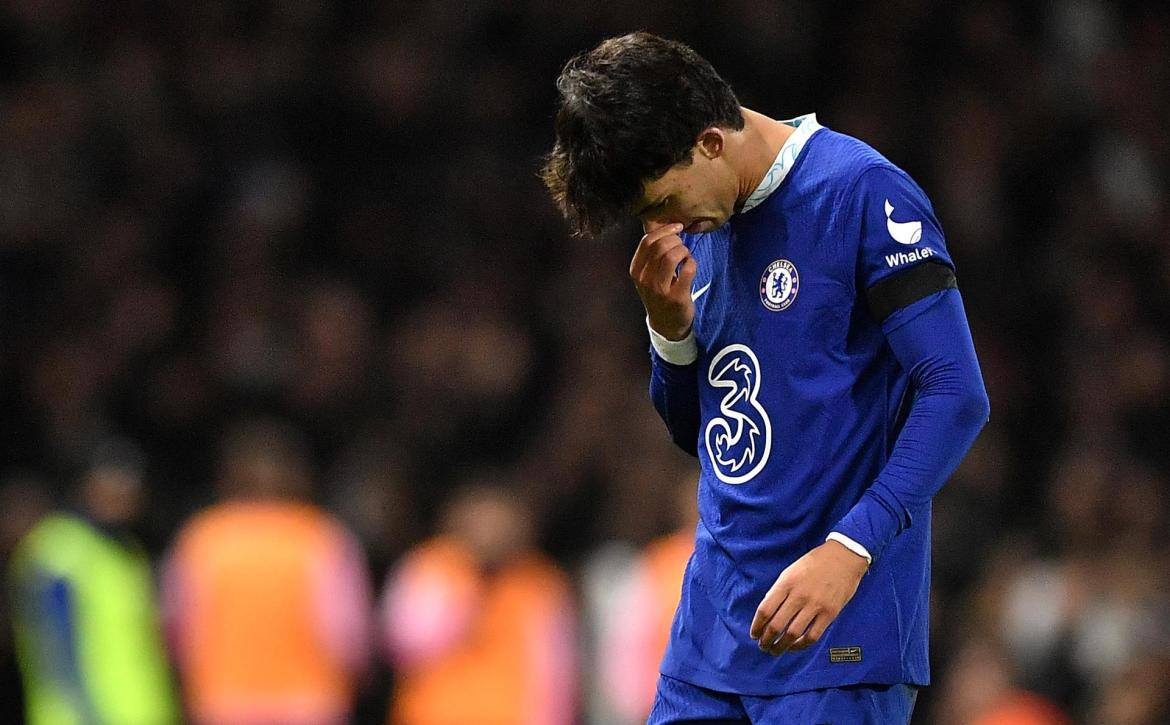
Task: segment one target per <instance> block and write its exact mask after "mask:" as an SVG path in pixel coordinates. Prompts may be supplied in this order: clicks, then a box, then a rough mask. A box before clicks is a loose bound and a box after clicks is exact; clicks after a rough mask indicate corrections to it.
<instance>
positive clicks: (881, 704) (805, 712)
mask: <svg viewBox="0 0 1170 725" xmlns="http://www.w3.org/2000/svg"><path fill="white" fill-rule="evenodd" d="M917 697H918V688H916V687H913V686H910V685H879V686H876V687H866V686H853V687H842V688H827V689H824V690H808V691H805V692H797V693H793V694H791V695H777V696H775V697H752V696H750V695H734V694H731V693H727V692H718V691H715V690H709V689H707V688H703V687H698V686H696V685H691V684H688V683H686V682H682V681H681V680H675V679H673V678H670V677H665V676H663V677H660V678H659V679H658V691H657V693H656V694H655V697H654V707H653V709H652V710H651V712H650V717H649V719H648V720H647V721H646V722H647V725H692V724H693V725H700V724H702V725H740V724H741V723H753V724H758V725H770V724H771V723H793V724H794V725H797V724H799V725H905V724H906V723H909V722H910V717H911V715H913V713H914V702H915V700H916V699H917Z"/></svg>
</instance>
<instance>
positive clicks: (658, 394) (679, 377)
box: [650, 347, 699, 456]
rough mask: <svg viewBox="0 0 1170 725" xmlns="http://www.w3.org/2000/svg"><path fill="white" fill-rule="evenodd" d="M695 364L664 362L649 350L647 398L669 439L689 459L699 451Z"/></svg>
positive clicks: (654, 350)
mask: <svg viewBox="0 0 1170 725" xmlns="http://www.w3.org/2000/svg"><path fill="white" fill-rule="evenodd" d="M698 368H699V364H698V363H697V362H694V361H692V362H690V363H688V364H685V365H678V364H674V363H670V362H667V361H666V360H665V359H663V357H662V356H661V354H659V352H658V350H657V348H653V347H652V348H651V350H650V399H651V400H652V401H653V402H654V409H655V410H657V411H658V415H659V416H661V417H662V420H663V422H665V423H666V428H667V430H669V431H670V437H671V440H673V441H674V442H675V444H676V445H678V447H679V448H681V449H683V450H684V451H686V452H687V453H689V454H691V455H692V456H698V455H699V450H698V445H699V369H698Z"/></svg>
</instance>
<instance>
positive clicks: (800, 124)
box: [739, 113, 821, 213]
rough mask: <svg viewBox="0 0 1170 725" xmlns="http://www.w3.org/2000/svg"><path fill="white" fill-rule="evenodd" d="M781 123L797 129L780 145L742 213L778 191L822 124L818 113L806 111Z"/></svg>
mask: <svg viewBox="0 0 1170 725" xmlns="http://www.w3.org/2000/svg"><path fill="white" fill-rule="evenodd" d="M780 123H784V124H787V125H789V126H792V127H793V128H795V129H796V130H795V131H793V132H792V133H791V134H790V135H789V136H788V138H787V140H785V141H784V145H783V146H781V147H780V152H779V153H778V154H776V160H775V161H773V162H772V167H771V168H770V169H768V173H766V174H764V179H763V180H762V181H761V182H760V185H759V186H757V187H756V190H755V191H753V192H752V193H751V194H750V195H749V196H748V198H747V201H745V202H744V203H743V208H742V209H740V210H739V211H740V213H743V212H745V211H751V210H752V209H754V208H755V207H757V206H759V205H760V202H762V201H763V200H764V199H767V198H768V196H769V195H770V194H771V193H772V192H773V191H776V189H778V188H779V187H780V184H781V183H783V181H784V179H785V178H786V177H787V176H788V172H789V171H791V170H792V166H793V164H795V163H796V157H798V156H800V152H801V149H803V148H804V145H805V144H806V143H808V139H809V137H810V136H812V135H813V133H814V132H816V130H817V129H819V128H821V124H819V123H817V114H815V113H806V114H805V115H803V116H797V117H796V118H790V119H787V120H785V121H781V122H780Z"/></svg>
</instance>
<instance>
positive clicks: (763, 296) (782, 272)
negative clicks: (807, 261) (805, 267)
mask: <svg viewBox="0 0 1170 725" xmlns="http://www.w3.org/2000/svg"><path fill="white" fill-rule="evenodd" d="M799 291H800V275H799V274H797V273H796V266H795V265H793V264H792V262H789V261H788V260H787V259H777V260H776V261H775V262H772V263H771V264H769V265H768V268H767V269H765V270H764V276H763V277H760V302H763V303H764V307H767V308H768V309H769V310H772V311H773V312H780V311H781V310H786V309H788V306H789V305H791V304H792V302H793V300H795V299H796V293H797V292H799Z"/></svg>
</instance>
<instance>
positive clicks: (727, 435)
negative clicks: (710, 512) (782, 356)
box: [703, 344, 772, 483]
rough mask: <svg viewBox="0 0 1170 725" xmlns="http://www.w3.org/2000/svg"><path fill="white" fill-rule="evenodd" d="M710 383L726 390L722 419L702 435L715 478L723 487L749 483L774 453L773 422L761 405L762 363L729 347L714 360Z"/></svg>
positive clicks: (746, 350) (715, 420)
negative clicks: (723, 484)
mask: <svg viewBox="0 0 1170 725" xmlns="http://www.w3.org/2000/svg"><path fill="white" fill-rule="evenodd" d="M707 382H709V383H711V385H712V386H713V387H715V388H723V389H724V390H726V392H725V393H724V395H723V399H722V400H721V401H719V413H720V415H719V416H718V417H713V418H712V419H711V421H710V422H709V423H707V429H706V431H705V432H704V434H703V439H704V442H705V443H706V445H707V455H708V456H709V457H710V458H711V465H712V467H714V469H715V475H716V476H718V477H719V480H720V481H723V482H724V483H745V482H747V481H750V480H751V479H752V478H753V477H755V475H756V474H757V473H759V472H760V470H761V469H763V467H764V464H765V463H767V462H768V454H769V453H771V451H772V422H771V421H770V420H768V413H767V411H765V410H764V407H763V406H762V405H760V401H759V394H760V361H759V360H757V359H756V355H755V353H753V352H752V351H751V348H749V347H748V346H747V345H739V344H735V345H728V346H727V347H725V348H723V349H722V350H720V351H719V354H717V355H716V356H715V358H714V359H713V360H711V367H710V368H709V369H708V371H707Z"/></svg>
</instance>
